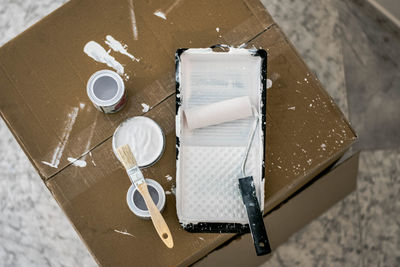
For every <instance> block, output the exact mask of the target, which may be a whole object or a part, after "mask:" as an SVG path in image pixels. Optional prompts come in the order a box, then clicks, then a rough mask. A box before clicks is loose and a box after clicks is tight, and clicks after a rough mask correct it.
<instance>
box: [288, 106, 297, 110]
mask: <svg viewBox="0 0 400 267" xmlns="http://www.w3.org/2000/svg"><path fill="white" fill-rule="evenodd" d="M288 109H290V110H296V107H295V106H293V107H288Z"/></svg>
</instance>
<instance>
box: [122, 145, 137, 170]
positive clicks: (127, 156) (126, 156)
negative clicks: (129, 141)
mask: <svg viewBox="0 0 400 267" xmlns="http://www.w3.org/2000/svg"><path fill="white" fill-rule="evenodd" d="M117 154H118V157H119V160H120V161H121V163H122V164H123V165H124V167H125V169H127V170H128V169H130V168H132V167H134V166H136V165H137V163H136V159H135V156H133V153H132V151H131V149H130V147H129V145H123V146H120V147H119V148H117Z"/></svg>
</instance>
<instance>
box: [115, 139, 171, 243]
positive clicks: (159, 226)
mask: <svg viewBox="0 0 400 267" xmlns="http://www.w3.org/2000/svg"><path fill="white" fill-rule="evenodd" d="M117 154H118V158H119V160H120V161H121V163H122V165H124V167H125V169H126V173H127V174H128V176H129V179H130V180H131V182H132V183H133V184H134V185H135V186H136V187H137V189H138V191H139V192H140V194H141V195H142V197H143V199H144V201H145V203H146V206H147V209H148V210H149V213H150V216H151V220H152V221H153V225H154V228H156V231H157V233H158V235H159V236H160V238H161V240H162V241H163V242H164V244H165V245H166V246H167V247H168V248H173V246H174V241H173V239H172V235H171V232H170V230H169V228H168V225H167V223H166V222H165V220H164V218H163V217H162V215H161V213H160V211H159V210H158V208H157V207H156V205H155V204H154V202H153V199H152V198H151V197H150V194H149V190H148V188H147V183H146V180H145V179H144V177H143V174H142V172H141V171H140V169H139V166H138V165H137V162H136V159H135V156H134V155H133V153H132V151H131V149H130V147H129V145H123V146H121V147H119V148H117Z"/></svg>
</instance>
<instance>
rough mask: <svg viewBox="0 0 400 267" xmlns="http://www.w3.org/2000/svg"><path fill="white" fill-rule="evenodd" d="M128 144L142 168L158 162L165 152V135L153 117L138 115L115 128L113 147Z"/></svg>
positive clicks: (115, 148) (115, 149)
mask: <svg viewBox="0 0 400 267" xmlns="http://www.w3.org/2000/svg"><path fill="white" fill-rule="evenodd" d="M126 144H128V145H129V147H130V149H131V150H132V153H133V155H134V156H135V159H136V162H137V164H138V166H139V167H140V168H146V167H149V166H151V165H153V164H154V163H156V162H157V161H158V160H159V159H160V157H161V155H162V154H163V152H164V148H165V136H164V133H163V131H162V129H161V127H160V126H159V125H158V124H157V123H156V122H155V121H154V120H152V119H150V118H148V117H144V116H136V117H132V118H129V119H127V120H125V121H124V122H122V123H121V124H120V125H119V126H118V128H117V129H116V130H115V132H114V135H113V140H112V148H113V151H114V154H115V156H116V157H117V158H118V155H117V153H116V151H117V148H118V147H120V146H123V145H126Z"/></svg>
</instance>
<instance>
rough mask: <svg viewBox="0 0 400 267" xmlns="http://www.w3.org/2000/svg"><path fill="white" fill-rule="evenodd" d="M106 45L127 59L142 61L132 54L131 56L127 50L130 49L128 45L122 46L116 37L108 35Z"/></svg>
mask: <svg viewBox="0 0 400 267" xmlns="http://www.w3.org/2000/svg"><path fill="white" fill-rule="evenodd" d="M105 43H106V44H107V45H108V46H109V47H110V48H111V49H112V50H114V51H115V52H118V53H121V54H123V55H125V56H127V57H129V58H130V59H132V60H135V61H138V62H139V61H140V60H139V59H137V58H136V57H134V56H133V55H132V54H130V53H129V52H128V50H126V48H127V47H128V46H127V45H126V44H124V45H123V44H121V43H120V42H119V41H117V40H115V39H114V37H112V36H111V35H107V36H106V41H105Z"/></svg>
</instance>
